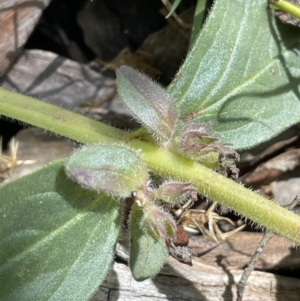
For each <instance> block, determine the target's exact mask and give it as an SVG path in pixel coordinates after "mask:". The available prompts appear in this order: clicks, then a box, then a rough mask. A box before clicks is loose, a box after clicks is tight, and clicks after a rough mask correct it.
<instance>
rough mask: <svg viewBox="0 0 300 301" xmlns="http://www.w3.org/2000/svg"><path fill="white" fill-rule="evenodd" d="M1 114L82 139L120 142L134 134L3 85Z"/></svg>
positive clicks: (84, 140) (89, 141)
mask: <svg viewBox="0 0 300 301" xmlns="http://www.w3.org/2000/svg"><path fill="white" fill-rule="evenodd" d="M0 115H4V116H7V117H11V118H13V119H17V120H20V121H23V122H25V123H29V124H31V125H34V126H37V127H40V128H42V129H45V130H47V131H50V132H53V133H56V134H59V135H62V136H65V137H68V138H70V139H73V140H75V141H78V142H82V143H97V142H109V143H110V142H120V140H126V139H127V140H128V139H130V137H131V134H130V133H129V132H126V131H123V130H120V129H117V128H115V127H113V126H109V125H106V124H104V123H101V122H98V121H95V120H93V119H91V118H88V117H85V116H83V115H80V114H77V113H74V112H71V111H69V110H66V109H63V108H61V107H58V106H55V105H51V104H49V103H45V102H43V101H39V100H37V99H34V98H32V97H28V96H25V95H22V94H19V93H15V92H11V91H8V90H5V89H2V88H0Z"/></svg>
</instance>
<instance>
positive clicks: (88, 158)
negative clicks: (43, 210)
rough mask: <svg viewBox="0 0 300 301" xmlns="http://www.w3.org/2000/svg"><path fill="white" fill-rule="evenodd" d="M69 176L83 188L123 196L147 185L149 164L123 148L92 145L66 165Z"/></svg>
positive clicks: (71, 158) (131, 151) (70, 159)
mask: <svg viewBox="0 0 300 301" xmlns="http://www.w3.org/2000/svg"><path fill="white" fill-rule="evenodd" d="M65 169H66V172H67V174H68V175H69V176H70V177H71V178H72V179H73V180H75V181H77V182H78V183H79V184H80V185H81V186H82V187H85V188H90V189H94V190H97V191H105V192H107V193H109V194H113V195H118V196H121V197H126V196H128V195H129V194H130V193H131V192H132V191H134V190H136V189H139V188H142V187H143V186H144V185H146V184H147V181H148V177H149V176H148V171H147V165H146V164H145V163H144V161H143V160H142V159H141V158H140V156H138V154H137V153H136V152H135V151H133V150H131V149H130V148H128V147H125V146H122V145H106V144H99V145H89V146H84V147H82V148H80V149H78V150H76V151H75V152H74V153H73V154H72V155H71V156H70V158H69V160H68V161H67V163H66V165H65Z"/></svg>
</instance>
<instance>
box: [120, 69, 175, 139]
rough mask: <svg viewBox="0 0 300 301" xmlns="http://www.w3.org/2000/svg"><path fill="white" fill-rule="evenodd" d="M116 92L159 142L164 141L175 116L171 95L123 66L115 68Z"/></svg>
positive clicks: (171, 129) (172, 126)
mask: <svg viewBox="0 0 300 301" xmlns="http://www.w3.org/2000/svg"><path fill="white" fill-rule="evenodd" d="M117 84H118V92H119V95H120V97H121V98H122V100H123V101H124V103H125V104H126V106H127V107H128V108H129V110H130V111H131V112H132V113H133V115H134V116H135V117H136V118H137V119H138V120H139V121H140V122H141V123H142V124H143V125H145V126H146V128H147V129H148V130H149V131H150V132H151V134H153V135H154V136H155V137H156V138H157V139H158V140H159V141H160V142H167V141H168V140H169V139H170V137H171V135H172V133H173V130H174V126H175V123H176V121H177V119H178V109H177V107H176V105H175V102H174V101H173V99H172V97H171V96H170V94H169V93H168V92H167V91H166V90H165V89H163V88H162V87H161V86H160V85H158V84H157V83H155V82H154V81H152V80H151V79H150V78H148V77H147V76H146V75H144V74H141V73H139V72H138V71H136V70H134V69H132V68H130V67H126V66H122V67H121V68H119V69H118V70H117Z"/></svg>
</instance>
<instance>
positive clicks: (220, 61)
mask: <svg viewBox="0 0 300 301" xmlns="http://www.w3.org/2000/svg"><path fill="white" fill-rule="evenodd" d="M299 46H300V35H299V29H298V28H294V27H291V26H287V25H284V24H282V23H281V22H280V21H277V20H276V19H275V18H274V16H273V15H272V12H271V10H269V9H267V2H266V1H262V0H243V1H239V0H221V1H220V0H217V1H215V5H214V7H213V9H212V11H211V13H210V16H209V18H208V21H207V22H206V24H205V26H204V28H203V29H202V31H201V33H200V35H199V36H198V39H197V41H196V43H195V44H194V47H193V48H192V50H191V52H190V53H189V56H188V58H187V59H186V61H185V63H184V64H183V66H182V68H181V70H180V71H179V73H178V74H177V76H176V77H175V80H174V82H173V83H172V84H171V86H170V87H169V92H170V93H171V95H172V96H173V98H174V99H175V101H176V104H177V106H178V107H179V111H180V114H181V115H180V120H181V121H182V122H187V121H189V122H191V121H192V122H197V123H200V122H207V121H210V122H211V123H212V130H213V132H214V133H215V136H216V137H217V138H219V139H221V141H223V142H225V143H231V144H232V145H233V147H234V148H236V149H246V148H250V147H253V146H255V145H257V144H259V143H262V142H264V141H267V140H269V139H270V138H271V137H273V136H275V135H277V134H279V133H280V132H282V131H283V130H284V129H286V128H288V127H290V126H291V125H293V124H295V123H297V122H299V121H300V103H299V102H300V98H299V88H300V87H299V86H300V80H299V78H300V60H299V56H300V48H299Z"/></svg>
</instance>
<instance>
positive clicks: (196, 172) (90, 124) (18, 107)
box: [0, 89, 300, 245]
mask: <svg viewBox="0 0 300 301" xmlns="http://www.w3.org/2000/svg"><path fill="white" fill-rule="evenodd" d="M0 114H1V115H5V116H8V117H11V118H15V119H19V120H21V121H24V122H26V123H31V124H33V125H35V126H38V127H40V128H43V129H45V130H48V131H52V132H54V133H56V134H59V135H63V136H65V137H68V138H71V139H74V140H76V141H79V142H82V143H100V142H102V143H103V142H106V143H115V142H120V141H129V140H130V137H131V136H132V135H131V134H130V133H128V132H124V131H121V130H118V129H115V128H113V127H110V126H108V125H104V124H102V123H100V122H98V121H94V120H90V119H89V118H86V117H84V116H81V115H78V114H76V113H73V112H70V111H67V110H65V109H62V108H59V107H56V106H52V105H49V104H46V103H43V102H41V101H38V100H35V99H33V98H30V97H27V96H23V95H20V94H17V93H14V92H9V91H5V90H3V89H0ZM129 144H130V146H131V147H132V148H134V149H136V150H140V153H141V155H142V157H143V159H144V160H145V162H147V164H148V165H149V168H150V169H151V170H152V171H153V172H155V173H157V174H158V175H160V176H162V177H170V178H173V179H179V180H183V181H188V182H192V183H193V184H194V185H195V186H196V187H197V188H198V189H199V192H200V193H201V194H203V195H205V196H207V197H208V198H209V199H211V200H214V201H217V202H219V203H221V204H224V205H226V206H228V207H229V208H231V209H232V210H234V211H236V212H238V213H239V214H241V215H243V216H245V217H247V218H248V219H251V220H253V221H254V222H256V223H258V224H259V225H262V226H263V227H265V228H267V229H270V230H271V231H273V232H275V233H277V234H279V235H281V236H283V237H286V238H288V239H290V240H292V241H293V242H295V243H296V244H298V245H300V235H299V234H300V216H298V215H296V214H294V213H292V212H290V211H289V210H287V209H285V208H283V207H281V206H279V205H277V204H275V203H273V202H271V201H269V200H267V199H265V198H263V197H262V196H260V195H258V194H256V193H254V192H253V191H251V190H249V189H246V188H244V187H243V186H242V185H240V184H237V183H236V182H234V181H232V180H230V179H227V178H225V177H223V176H221V175H220V174H218V173H216V172H214V171H213V170H211V169H208V168H206V167H204V166H202V165H200V164H197V163H195V162H193V161H191V160H189V159H186V158H183V157H181V156H180V155H177V154H174V153H172V152H170V151H168V150H166V149H163V148H160V147H158V146H155V145H153V144H150V143H148V142H145V141H141V140H138V139H133V140H131V141H130V142H129Z"/></svg>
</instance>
